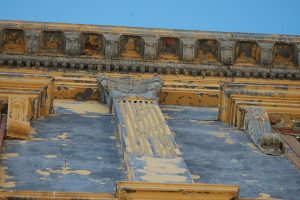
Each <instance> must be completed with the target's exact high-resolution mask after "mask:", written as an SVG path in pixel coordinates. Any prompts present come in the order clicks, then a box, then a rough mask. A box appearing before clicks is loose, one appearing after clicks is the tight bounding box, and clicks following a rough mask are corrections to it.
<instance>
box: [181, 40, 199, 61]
mask: <svg viewBox="0 0 300 200" xmlns="http://www.w3.org/2000/svg"><path fill="white" fill-rule="evenodd" d="M195 42H196V40H195V39H181V45H182V59H183V60H184V61H186V62H192V61H193V60H194V59H195Z"/></svg>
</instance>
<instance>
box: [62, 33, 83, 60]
mask: <svg viewBox="0 0 300 200" xmlns="http://www.w3.org/2000/svg"><path fill="white" fill-rule="evenodd" d="M65 36H66V53H67V54H68V55H78V54H79V52H80V42H79V37H80V33H78V32H65Z"/></svg>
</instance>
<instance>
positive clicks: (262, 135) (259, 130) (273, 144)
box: [243, 107, 282, 155]
mask: <svg viewBox="0 0 300 200" xmlns="http://www.w3.org/2000/svg"><path fill="white" fill-rule="evenodd" d="M243 118H244V123H243V129H244V131H245V133H247V134H248V136H249V137H250V138H251V140H252V141H253V143H254V144H255V145H256V146H257V147H258V148H259V150H261V151H262V152H263V153H265V154H273V155H274V154H275V155H276V154H280V153H282V142H281V140H280V139H279V136H278V135H277V134H275V133H273V132H272V129H271V125H270V121H269V116H268V113H267V112H266V110H265V109H264V108H258V107H247V108H245V110H244V116H243Z"/></svg>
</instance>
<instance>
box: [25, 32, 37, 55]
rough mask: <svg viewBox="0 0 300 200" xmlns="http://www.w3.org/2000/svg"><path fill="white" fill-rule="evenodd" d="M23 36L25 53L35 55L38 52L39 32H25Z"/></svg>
mask: <svg viewBox="0 0 300 200" xmlns="http://www.w3.org/2000/svg"><path fill="white" fill-rule="evenodd" d="M25 36H26V51H27V53H31V54H34V53H37V52H38V51H39V39H40V31H35V30H26V31H25Z"/></svg>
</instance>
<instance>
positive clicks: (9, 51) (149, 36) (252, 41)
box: [0, 21, 300, 79]
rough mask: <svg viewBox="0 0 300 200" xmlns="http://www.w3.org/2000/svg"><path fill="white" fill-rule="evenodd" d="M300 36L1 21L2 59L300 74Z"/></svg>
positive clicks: (206, 72)
mask: <svg viewBox="0 0 300 200" xmlns="http://www.w3.org/2000/svg"><path fill="white" fill-rule="evenodd" d="M299 63H300V36H289V35H266V34H247V33H225V32H207V31H186V30H171V29H149V28H130V27H112V26H96V25H76V24H59V23H36V22H21V21H0V64H5V65H10V66H14V65H15V66H27V67H31V66H37V67H46V68H54V69H58V68H65V69H74V70H76V69H80V70H105V71H123V72H127V71H132V72H142V73H144V72H149V73H152V72H155V73H175V74H192V75H202V76H206V75H211V76H230V77H231V76H236V77H261V78H280V79H283V78H286V79H300V71H299Z"/></svg>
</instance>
